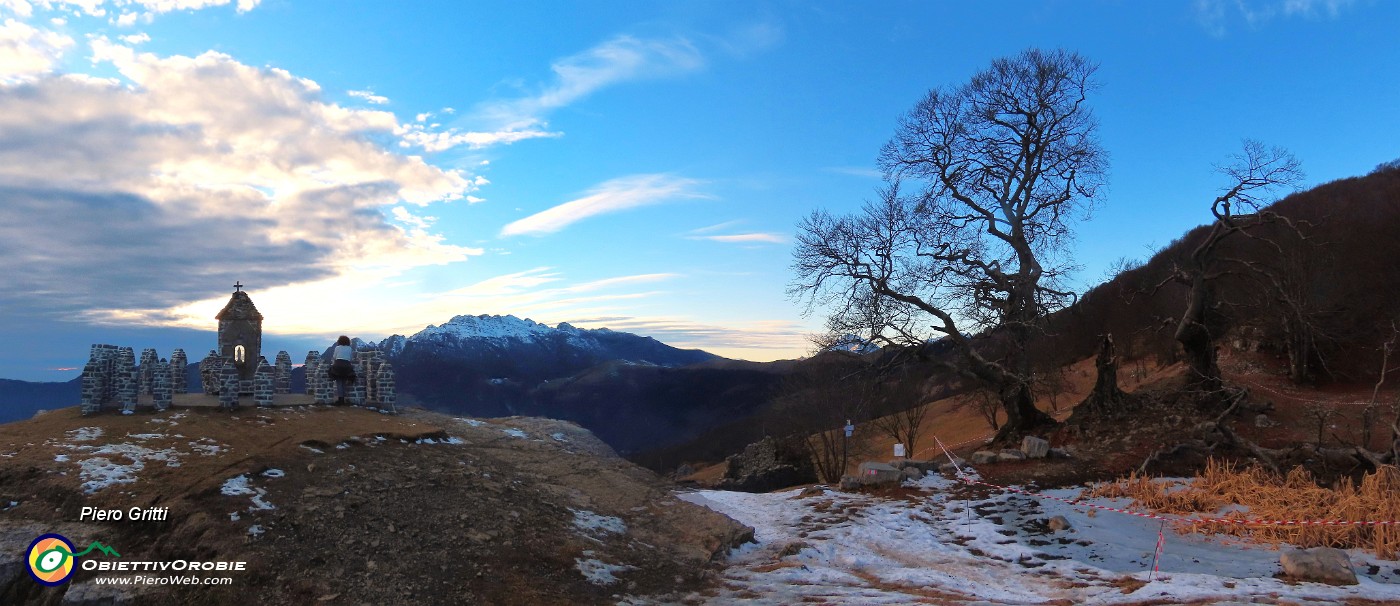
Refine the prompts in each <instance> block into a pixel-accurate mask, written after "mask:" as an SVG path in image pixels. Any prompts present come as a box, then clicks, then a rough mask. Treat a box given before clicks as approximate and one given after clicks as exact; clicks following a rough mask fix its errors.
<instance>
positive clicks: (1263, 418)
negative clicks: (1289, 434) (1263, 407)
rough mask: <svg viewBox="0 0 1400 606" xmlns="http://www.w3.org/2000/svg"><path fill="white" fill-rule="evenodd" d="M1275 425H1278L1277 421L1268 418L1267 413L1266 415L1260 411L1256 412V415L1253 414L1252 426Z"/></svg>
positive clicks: (1266, 426) (1264, 426) (1265, 426)
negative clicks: (1259, 412)
mask: <svg viewBox="0 0 1400 606" xmlns="http://www.w3.org/2000/svg"><path fill="white" fill-rule="evenodd" d="M1275 425H1278V422H1276V421H1274V420H1273V419H1270V418H1269V415H1266V414H1262V413H1261V414H1258V415H1255V416H1254V426H1255V427H1259V428H1268V427H1273V426H1275Z"/></svg>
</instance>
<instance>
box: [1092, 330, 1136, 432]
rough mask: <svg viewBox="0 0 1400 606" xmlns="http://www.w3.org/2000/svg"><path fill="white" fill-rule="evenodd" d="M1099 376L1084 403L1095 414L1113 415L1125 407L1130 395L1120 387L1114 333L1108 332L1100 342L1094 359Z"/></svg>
mask: <svg viewBox="0 0 1400 606" xmlns="http://www.w3.org/2000/svg"><path fill="white" fill-rule="evenodd" d="M1094 366H1095V367H1096V368H1097V369H1098V378H1097V380H1095V382H1094V390H1093V391H1092V392H1090V393H1089V397H1088V399H1087V400H1085V402H1084V405H1086V406H1088V407H1089V408H1088V412H1089V413H1091V414H1094V415H1111V414H1114V413H1117V412H1119V411H1121V410H1123V409H1124V407H1125V406H1126V404H1127V402H1128V395H1127V394H1125V393H1123V390H1121V389H1119V388H1118V355H1117V353H1116V352H1115V351H1114V347H1113V335H1112V334H1106V335H1104V336H1103V340H1102V341H1100V342H1099V355H1098V358H1097V359H1095V360H1094Z"/></svg>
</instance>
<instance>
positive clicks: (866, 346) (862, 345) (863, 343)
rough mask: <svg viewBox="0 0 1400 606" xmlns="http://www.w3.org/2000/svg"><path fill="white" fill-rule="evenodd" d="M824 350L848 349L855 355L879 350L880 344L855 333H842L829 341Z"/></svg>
mask: <svg viewBox="0 0 1400 606" xmlns="http://www.w3.org/2000/svg"><path fill="white" fill-rule="evenodd" d="M826 351H848V352H851V353H853V354H856V355H861V356H863V355H865V354H869V353H875V352H877V351H880V346H879V345H876V344H874V343H871V342H870V341H868V340H865V339H862V338H860V337H858V336H856V335H842V336H841V337H840V338H838V339H836V340H835V341H832V342H831V345H828V346H827V347H826Z"/></svg>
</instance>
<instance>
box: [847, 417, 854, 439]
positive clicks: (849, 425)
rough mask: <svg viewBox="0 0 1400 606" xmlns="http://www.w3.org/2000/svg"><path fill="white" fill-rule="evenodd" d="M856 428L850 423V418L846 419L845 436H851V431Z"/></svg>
mask: <svg viewBox="0 0 1400 606" xmlns="http://www.w3.org/2000/svg"><path fill="white" fill-rule="evenodd" d="M855 430H856V426H855V425H851V420H850V419H846V437H848V438H849V437H851V432H853V431H855Z"/></svg>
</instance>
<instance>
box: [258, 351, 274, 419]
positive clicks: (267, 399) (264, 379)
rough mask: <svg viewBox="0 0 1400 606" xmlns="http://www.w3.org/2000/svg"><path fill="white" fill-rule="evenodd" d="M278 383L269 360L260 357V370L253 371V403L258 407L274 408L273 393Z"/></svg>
mask: <svg viewBox="0 0 1400 606" xmlns="http://www.w3.org/2000/svg"><path fill="white" fill-rule="evenodd" d="M275 383H276V376H275V372H274V371H273V369H272V365H270V364H268V363H267V358H264V357H262V356H258V369H257V370H255V371H253V401H254V402H256V403H257V405H258V406H261V407H268V406H272V393H273V390H274V389H275V387H274V384H275Z"/></svg>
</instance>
